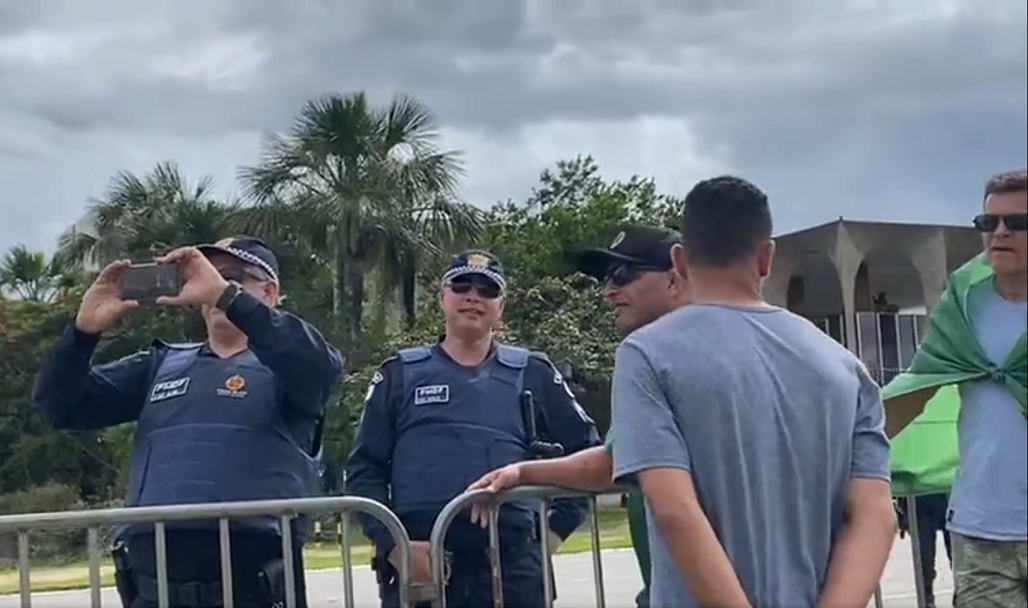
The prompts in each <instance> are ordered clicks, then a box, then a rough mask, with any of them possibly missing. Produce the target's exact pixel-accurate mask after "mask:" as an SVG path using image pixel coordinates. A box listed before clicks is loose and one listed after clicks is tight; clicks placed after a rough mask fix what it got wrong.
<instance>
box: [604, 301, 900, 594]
mask: <svg viewBox="0 0 1028 608" xmlns="http://www.w3.org/2000/svg"><path fill="white" fill-rule="evenodd" d="M612 400H613V423H612V428H613V431H614V433H615V434H616V435H617V442H618V444H617V449H616V450H614V476H615V479H616V480H617V481H619V482H626V481H628V482H631V481H632V480H634V477H635V474H637V473H639V472H640V471H645V470H647V469H658V468H673V469H682V470H685V471H688V472H689V473H690V474H691V476H692V480H693V483H694V484H695V486H696V490H697V494H698V496H699V500H700V503H701V506H702V508H703V511H704V512H705V513H706V515H707V518H708V519H709V520H710V523H711V525H712V526H713V528H714V531H715V533H716V534H717V537H718V539H720V541H721V544H722V546H723V547H724V548H725V551H726V552H727V554H728V557H729V559H730V560H731V562H732V564H733V566H734V568H735V571H736V573H737V574H738V576H739V579H740V580H741V582H742V585H743V588H744V589H745V590H746V593H747V595H748V596H749V598H750V601H751V602H752V603H753V605H755V606H760V607H761V608H804V607H809V606H814V605H815V604H816V602H817V600H818V597H819V595H820V593H821V591H822V589H823V588H824V582H825V576H826V574H827V570H828V561H829V557H830V555H831V552H832V545H833V542H834V539H835V538H836V536H837V535H838V533H839V532H840V529H841V528H842V525H843V520H844V517H845V513H846V494H847V487H848V485H849V482H850V479H851V478H854V477H868V478H873V479H882V480H888V479H889V442H888V439H887V438H886V435H885V430H884V424H885V415H884V409H883V407H882V401H881V397H880V395H879V388H878V385H877V384H875V382H874V381H873V380H872V379H871V378H870V376H869V375H868V374H867V370H866V369H865V368H864V367H863V365H862V364H861V363H860V362H859V361H858V360H857V358H856V357H855V356H854V355H853V354H852V353H850V352H849V351H847V350H846V349H845V348H843V347H842V346H841V345H839V344H838V343H836V342H835V341H834V340H832V339H831V338H830V337H828V336H827V335H825V334H824V333H822V332H821V331H820V330H818V329H817V328H816V327H814V325H813V324H811V323H810V322H809V321H807V320H806V319H803V318H802V317H799V316H797V315H794V314H792V313H791V312H788V311H785V310H782V309H779V308H773V307H762V308H732V307H726V306H714V305H692V306H686V307H684V308H682V309H679V310H677V311H675V312H672V313H670V314H668V315H665V316H664V317H662V318H661V319H659V320H657V321H655V322H653V323H651V324H650V325H648V326H646V327H643V328H642V329H640V330H638V331H636V332H635V333H633V334H632V335H630V336H629V337H628V338H627V339H626V340H625V341H624V342H623V343H622V345H621V346H620V348H619V349H618V352H617V360H616V363H615V368H614V386H613V394H612ZM647 507H648V509H649V507H650V505H649V504H648V505H647ZM648 519H649V522H650V523H649V532H650V542H651V544H652V552H653V582H652V587H651V594H652V595H651V603H652V606H653V608H683V607H689V606H698V605H697V603H696V602H695V600H694V599H693V598H692V595H691V594H690V593H689V590H688V588H687V586H686V584H685V581H684V579H683V577H682V574H681V571H680V570H679V568H678V566H677V565H676V563H675V562H674V560H673V559H672V557H671V555H670V553H669V552H668V548H667V545H666V544H665V542H664V540H663V538H662V534H661V532H660V530H659V529H658V527H657V524H656V522H655V521H654V519H653V517H652V511H651V517H649V518H648Z"/></svg>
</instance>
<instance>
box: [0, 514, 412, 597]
mask: <svg viewBox="0 0 1028 608" xmlns="http://www.w3.org/2000/svg"><path fill="white" fill-rule="evenodd" d="M320 513H340V514H342V515H343V530H344V534H345V536H346V538H344V546H343V552H344V556H343V557H344V561H343V568H344V571H346V572H344V581H343V586H344V590H343V596H344V598H345V601H346V606H347V608H352V607H353V606H354V602H353V579H352V577H350V576H347V574H346V573H348V572H349V570H350V567H351V563H350V560H349V559H348V558H349V553H350V551H349V547H348V546H347V545H346V543H347V542H348V540H349V539H348V537H349V523H348V521H347V520H348V517H347V516H348V514H350V513H361V514H365V515H368V516H370V517H374V518H375V519H377V520H379V521H380V522H382V523H383V524H384V525H385V527H386V529H387V530H388V531H389V533H390V535H392V537H393V540H394V542H395V543H396V548H397V551H398V552H399V555H398V557H399V561H400V564H401V567H400V568H398V569H397V570H398V571H397V581H398V583H399V592H400V605H401V606H402V607H403V608H412V607H413V606H414V600H413V598H412V597H411V593H412V586H411V584H410V582H411V578H410V562H411V545H410V537H409V536H408V534H407V532H406V530H405V529H404V528H403V524H401V523H400V520H399V519H398V518H397V517H396V515H395V514H394V513H393V512H392V511H390V510H389V509H388V508H387V507H385V506H384V505H383V504H381V503H379V502H377V501H374V500H370V499H367V498H358V497H353V496H337V497H325V498H306V499H295V500H267V501H252V502H227V503H213V504H194V505H169V506H160V507H130V508H124V509H101V510H91V511H88V510H87V511H71V512H53V513H30V514H23V515H4V516H0V534H9V533H15V534H17V538H18V573H19V591H20V600H21V608H31V606H32V586H31V584H32V581H31V573H30V564H29V539H30V531H32V530H40V529H55V528H64V529H67V528H86V529H87V549H88V553H89V595H90V606H91V607H92V608H100V607H101V601H102V599H101V576H100V566H101V561H102V554H103V550H102V548H101V547H100V534H99V530H98V529H99V528H100V527H101V526H111V525H116V526H117V525H128V524H153V526H154V540H155V545H156V555H155V562H156V568H157V572H156V574H157V599H158V605H159V606H160V608H170V606H169V602H170V600H169V591H168V589H169V587H168V570H167V568H168V563H167V560H168V556H167V536H166V535H167V533H168V531H167V524H168V523H170V522H180V521H187V520H217V521H218V531H219V541H220V542H219V545H220V551H221V554H220V558H221V571H222V581H221V591H222V602H223V606H224V608H234V597H233V591H232V577H231V576H225V573H228V572H231V570H232V551H231V542H230V526H229V522H230V521H231V520H232V519H237V518H244V517H253V516H273V517H279V518H280V521H281V528H282V530H289V528H290V526H291V523H292V521H293V520H294V519H295V518H297V517H298V516H301V515H312V514H320ZM293 552H294V547H293V535H292V534H283V535H282V559H283V562H284V570H285V596H286V597H285V606H286V608H296V605H297V598H296V578H295V575H296V572H295V567H296V564H295V563H294V561H293Z"/></svg>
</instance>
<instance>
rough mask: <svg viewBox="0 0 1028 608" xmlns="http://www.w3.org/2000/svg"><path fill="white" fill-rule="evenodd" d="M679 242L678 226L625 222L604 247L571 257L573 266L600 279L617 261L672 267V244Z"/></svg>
mask: <svg viewBox="0 0 1028 608" xmlns="http://www.w3.org/2000/svg"><path fill="white" fill-rule="evenodd" d="M681 242H682V235H681V233H679V232H678V231H677V230H671V229H669V228H660V227H658V226H639V225H635V226H625V227H624V229H623V230H622V231H621V232H619V233H618V235H617V236H616V237H614V240H613V241H612V242H611V244H610V245H609V246H608V247H606V248H592V249H586V250H585V251H581V252H579V253H578V254H577V255H575V257H574V261H575V269H576V270H577V271H578V272H581V273H582V274H585V275H588V276H591V277H593V278H596V279H599V280H603V278H604V277H606V276H607V273H608V272H609V271H610V268H611V267H612V266H614V265H617V264H630V265H634V266H642V267H646V268H651V269H653V270H671V268H672V264H671V247H672V246H673V245H676V244H679V243H681Z"/></svg>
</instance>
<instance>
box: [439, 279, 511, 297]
mask: <svg viewBox="0 0 1028 608" xmlns="http://www.w3.org/2000/svg"><path fill="white" fill-rule="evenodd" d="M447 287H449V288H450V291H452V292H453V293H455V294H458V295H464V294H466V293H470V292H471V290H472V289H474V290H475V293H476V294H478V297H480V298H483V299H485V300H495V299H496V298H498V297H500V294H501V293H502V292H503V290H502V289H500V286H499V285H497V284H496V283H494V282H493V281H489V280H485V279H456V280H453V281H450V283H449V285H447Z"/></svg>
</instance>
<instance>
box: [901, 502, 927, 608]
mask: <svg viewBox="0 0 1028 608" xmlns="http://www.w3.org/2000/svg"><path fill="white" fill-rule="evenodd" d="M904 500H905V501H906V502H907V528H909V530H908V535H909V536H910V555H911V558H912V559H913V562H914V590H915V591H916V592H917V608H925V599H926V598H925V588H924V577H923V576H921V540H920V535H919V534H918V530H917V504H916V503H917V501H916V499H915V497H913V496H907V497H905V498H904Z"/></svg>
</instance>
